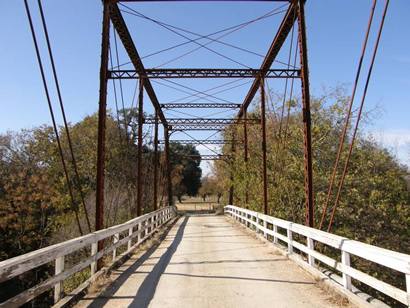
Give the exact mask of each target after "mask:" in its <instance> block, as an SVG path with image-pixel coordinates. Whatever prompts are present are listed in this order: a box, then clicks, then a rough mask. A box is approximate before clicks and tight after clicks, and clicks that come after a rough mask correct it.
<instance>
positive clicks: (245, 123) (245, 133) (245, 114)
mask: <svg viewBox="0 0 410 308" xmlns="http://www.w3.org/2000/svg"><path fill="white" fill-rule="evenodd" d="M243 118H244V122H243V139H244V140H243V141H244V161H245V166H246V167H247V166H248V111H247V110H246V109H245V111H244V114H243ZM248 186H249V181H248V179H246V189H245V208H248V202H249V193H248Z"/></svg>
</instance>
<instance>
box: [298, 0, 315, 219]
mask: <svg viewBox="0 0 410 308" xmlns="http://www.w3.org/2000/svg"><path fill="white" fill-rule="evenodd" d="M304 2H305V1H303V0H299V1H298V4H299V5H298V6H297V20H298V41H299V53H300V66H301V68H302V78H301V86H302V103H303V111H302V113H303V150H304V167H305V172H304V174H305V207H306V225H308V226H309V227H314V199H313V170H312V160H313V157H312V134H311V114H310V91H309V66H308V58H307V44H306V24H305V10H304Z"/></svg>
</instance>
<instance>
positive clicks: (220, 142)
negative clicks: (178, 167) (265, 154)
mask: <svg viewBox="0 0 410 308" xmlns="http://www.w3.org/2000/svg"><path fill="white" fill-rule="evenodd" d="M172 142H177V143H179V144H191V145H201V144H214V145H223V144H232V143H235V144H243V141H241V140H213V139H203V140H201V139H200V140H197V139H174V140H172ZM158 143H159V144H165V140H158Z"/></svg>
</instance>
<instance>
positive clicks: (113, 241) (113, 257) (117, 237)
mask: <svg viewBox="0 0 410 308" xmlns="http://www.w3.org/2000/svg"><path fill="white" fill-rule="evenodd" d="M119 240H120V234H119V233H115V234H114V237H113V239H112V243H113V245H115V243H117V242H118V241H119ZM116 257H117V248H114V250H113V251H112V261H115V258H116Z"/></svg>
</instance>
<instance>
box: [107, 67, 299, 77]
mask: <svg viewBox="0 0 410 308" xmlns="http://www.w3.org/2000/svg"><path fill="white" fill-rule="evenodd" d="M300 72H301V71H300V70H299V69H268V70H265V71H263V72H262V71H261V70H260V69H254V68H250V69H241V68H164V69H161V68H158V69H153V68H152V69H145V75H144V74H139V72H138V71H136V70H111V71H109V72H108V78H109V79H137V78H139V77H140V76H141V77H146V78H150V79H164V78H256V77H258V76H261V74H262V73H263V76H264V78H300Z"/></svg>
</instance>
